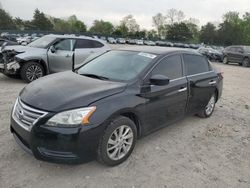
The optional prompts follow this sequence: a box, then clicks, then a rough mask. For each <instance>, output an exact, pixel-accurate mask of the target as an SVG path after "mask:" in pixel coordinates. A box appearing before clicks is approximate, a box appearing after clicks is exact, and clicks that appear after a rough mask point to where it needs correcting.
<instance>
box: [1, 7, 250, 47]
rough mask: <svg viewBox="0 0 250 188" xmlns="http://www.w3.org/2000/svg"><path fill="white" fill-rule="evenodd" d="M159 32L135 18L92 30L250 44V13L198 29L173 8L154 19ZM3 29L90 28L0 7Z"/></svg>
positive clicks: (73, 20)
mask: <svg viewBox="0 0 250 188" xmlns="http://www.w3.org/2000/svg"><path fill="white" fill-rule="evenodd" d="M152 21H153V26H154V27H155V29H156V30H150V31H146V30H140V26H139V24H138V23H137V21H136V19H135V18H134V17H133V15H127V16H125V17H124V18H123V19H122V20H121V22H120V24H119V25H118V26H116V27H114V26H113V25H112V23H110V22H107V21H103V20H95V21H94V22H93V25H92V26H91V28H90V29H89V32H90V33H93V34H98V35H105V36H109V35H114V36H116V37H131V38H146V39H150V40H158V39H159V38H161V39H165V38H167V39H169V40H173V41H180V42H192V43H205V44H210V45H214V44H216V45H223V46H227V45H232V44H242V45H250V12H246V13H245V14H244V15H243V16H242V17H241V16H240V14H239V13H238V12H232V11H231V12H227V13H226V14H225V15H224V16H223V22H222V23H220V24H219V25H218V26H215V25H214V24H212V23H209V22H208V23H207V24H206V25H204V26H202V27H201V29H199V27H198V22H199V21H198V20H196V19H193V18H190V19H187V20H185V14H184V13H183V12H182V11H179V10H176V9H169V10H168V11H167V13H166V15H163V14H161V13H158V14H156V15H155V16H153V17H152ZM0 30H40V31H49V32H53V31H55V32H60V33H82V32H86V31H87V28H86V25H85V24H84V22H82V21H80V20H79V19H78V18H77V17H76V16H75V15H72V16H70V17H69V18H66V19H61V18H54V17H50V16H48V15H45V14H44V13H43V12H41V11H39V10H38V9H36V10H35V11H34V16H33V19H32V20H22V19H21V18H18V17H17V18H12V17H11V16H10V15H9V13H7V12H6V11H5V10H3V9H2V8H1V7H0Z"/></svg>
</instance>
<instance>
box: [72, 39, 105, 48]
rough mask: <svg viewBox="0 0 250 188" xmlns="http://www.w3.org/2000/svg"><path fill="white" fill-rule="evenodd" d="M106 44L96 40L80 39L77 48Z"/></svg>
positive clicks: (98, 46) (96, 46) (97, 46)
mask: <svg viewBox="0 0 250 188" xmlns="http://www.w3.org/2000/svg"><path fill="white" fill-rule="evenodd" d="M103 46H104V45H103V44H102V43H100V42H98V41H95V40H88V39H79V40H77V43H76V47H75V48H76V49H82V48H101V47H103Z"/></svg>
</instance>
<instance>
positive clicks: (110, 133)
mask: <svg viewBox="0 0 250 188" xmlns="http://www.w3.org/2000/svg"><path fill="white" fill-rule="evenodd" d="M136 139H137V129H136V126H135V124H134V122H133V121H132V120H130V119H129V118H127V117H123V116H120V117H118V118H116V119H114V120H113V121H111V123H110V124H109V126H108V128H107V129H106V131H105V133H104V135H103V137H102V138H101V140H100V142H99V146H98V151H97V154H98V160H99V161H100V162H102V163H104V164H106V165H109V166H115V165H118V164H120V163H122V162H123V161H125V160H126V159H127V158H128V157H129V156H130V154H131V153H132V151H133V149H134V147H135V143H136Z"/></svg>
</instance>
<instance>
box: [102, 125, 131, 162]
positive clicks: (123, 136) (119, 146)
mask: <svg viewBox="0 0 250 188" xmlns="http://www.w3.org/2000/svg"><path fill="white" fill-rule="evenodd" d="M133 140H134V135H133V131H132V129H131V128H130V127H129V126H127V125H122V126H120V127H118V128H117V129H115V130H114V131H113V133H112V134H111V136H110V137H109V139H108V143H107V154H108V156H109V158H110V159H112V160H115V161H117V160H120V159H122V158H123V157H125V156H126V155H127V153H128V152H129V150H130V149H131V146H132V144H133Z"/></svg>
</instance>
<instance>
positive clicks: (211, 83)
mask: <svg viewBox="0 0 250 188" xmlns="http://www.w3.org/2000/svg"><path fill="white" fill-rule="evenodd" d="M216 83H217V82H216V81H213V80H212V81H210V82H209V83H208V84H209V85H214V84H216Z"/></svg>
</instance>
